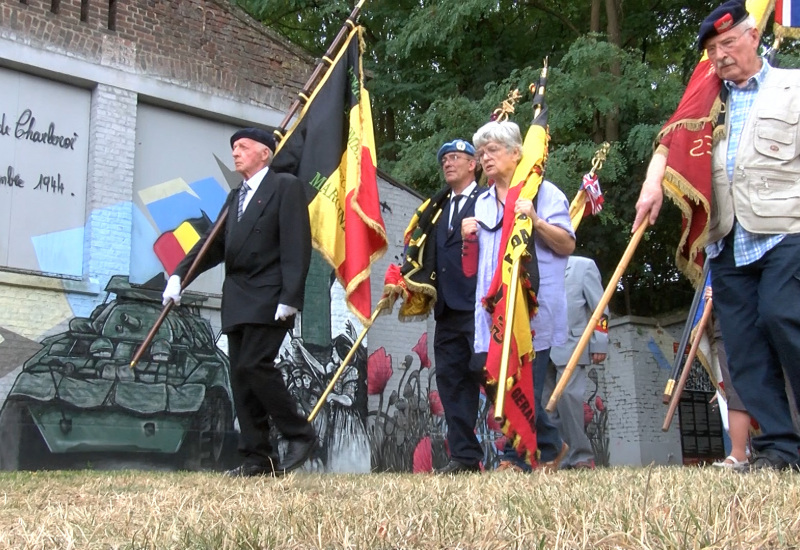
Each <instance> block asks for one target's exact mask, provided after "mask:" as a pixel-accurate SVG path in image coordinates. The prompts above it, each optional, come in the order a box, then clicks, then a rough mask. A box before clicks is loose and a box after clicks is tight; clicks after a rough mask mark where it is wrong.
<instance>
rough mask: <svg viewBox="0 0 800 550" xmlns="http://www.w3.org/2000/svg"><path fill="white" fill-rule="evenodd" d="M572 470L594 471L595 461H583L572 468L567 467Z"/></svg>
mask: <svg viewBox="0 0 800 550" xmlns="http://www.w3.org/2000/svg"><path fill="white" fill-rule="evenodd" d="M567 468H568V469H570V470H594V460H582V461H580V462H576V463H575V464H573V465H572V466H567Z"/></svg>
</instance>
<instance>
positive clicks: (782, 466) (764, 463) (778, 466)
mask: <svg viewBox="0 0 800 550" xmlns="http://www.w3.org/2000/svg"><path fill="white" fill-rule="evenodd" d="M760 470H773V471H780V470H794V471H797V470H800V464H798V463H797V462H791V463H790V462H787V461H786V460H784V459H783V458H781V457H779V456H772V455H763V454H762V455H756V458H755V459H754V460H753V461H752V462H750V463H749V464H747V466H746V467H745V468H743V469H742V470H741V471H742V472H757V471H760Z"/></svg>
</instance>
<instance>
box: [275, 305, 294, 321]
mask: <svg viewBox="0 0 800 550" xmlns="http://www.w3.org/2000/svg"><path fill="white" fill-rule="evenodd" d="M296 313H297V308H296V307H292V306H287V305H284V304H278V309H277V310H276V311H275V320H276V321H278V320H280V321H285V320H286V319H288V318H289V317H291V316H292V315H295V314H296Z"/></svg>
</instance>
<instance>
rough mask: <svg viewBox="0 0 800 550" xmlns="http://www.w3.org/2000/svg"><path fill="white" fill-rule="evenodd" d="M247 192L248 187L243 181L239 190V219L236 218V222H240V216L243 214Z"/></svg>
mask: <svg viewBox="0 0 800 550" xmlns="http://www.w3.org/2000/svg"><path fill="white" fill-rule="evenodd" d="M248 191H250V186H249V185H247V182H246V181H243V182H242V186H241V187H240V188H239V217H238V218H236V219H237V220H241V219H242V214H244V199H246V198H247V192H248Z"/></svg>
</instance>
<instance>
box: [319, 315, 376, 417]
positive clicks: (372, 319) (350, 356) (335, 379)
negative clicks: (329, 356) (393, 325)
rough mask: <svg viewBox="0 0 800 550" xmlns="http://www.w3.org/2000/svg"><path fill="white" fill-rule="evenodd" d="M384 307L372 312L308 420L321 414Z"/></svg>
mask: <svg viewBox="0 0 800 550" xmlns="http://www.w3.org/2000/svg"><path fill="white" fill-rule="evenodd" d="M382 309H383V308H381V307H377V308H375V311H373V312H372V316H371V317H370V318H369V324H368V325H366V326H365V327H364V330H362V331H361V334H359V335H358V338H356V341H355V342H353V347H351V348H350V351H349V352H347V356H346V357H345V358H344V360H343V361H342V364H341V365H339V368H338V369H336V372H335V373H333V377H332V378H331V381H330V382H328V387H327V388H325V391H324V392H322V395H320V396H319V399H317V404H316V405H314V408H313V409H312V410H311V413H310V414H309V415H308V421H309V422H312V421H313V420H314V419H315V418H316V417H317V415H318V414H319V411H320V410H321V409H322V407H323V406H324V405H325V400H326V399H327V398H328V395H329V394H330V393H331V392H332V391H333V386H334V385H335V384H336V382H338V380H339V378H341V376H342V374H344V370H345V369H346V368H347V367H348V366H349V365H350V361H351V360H352V359H353V356H355V354H356V351H357V350H358V348H359V347H360V346H361V341H362V340H364V337H365V336H366V335H367V332H369V329H370V328H372V323H374V322H375V319H377V317H378V314H380V312H381V310H382Z"/></svg>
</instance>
